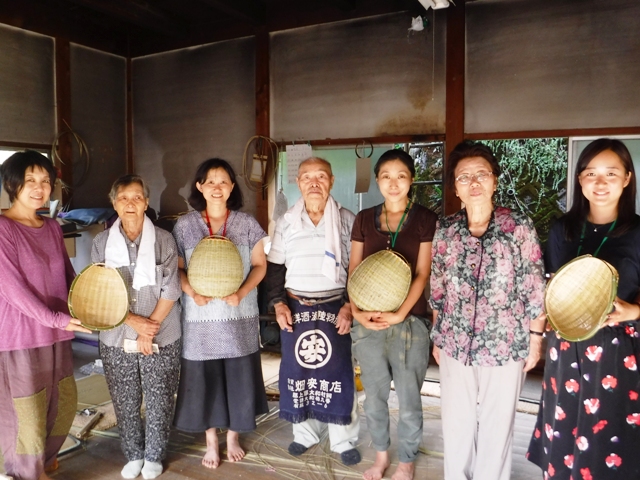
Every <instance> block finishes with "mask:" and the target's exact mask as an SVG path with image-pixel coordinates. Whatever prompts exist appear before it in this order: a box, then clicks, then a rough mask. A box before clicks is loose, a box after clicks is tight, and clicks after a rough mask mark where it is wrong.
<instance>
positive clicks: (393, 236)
mask: <svg viewBox="0 0 640 480" xmlns="http://www.w3.org/2000/svg"><path fill="white" fill-rule="evenodd" d="M410 208H411V200H409V203H407V207H406V208H405V209H404V213H403V214H402V218H400V223H398V228H396V231H395V232H393V231H391V228H389V217H388V216H387V207H386V205H385V204H384V203H383V204H382V209H383V210H384V221H385V223H386V224H387V230H389V236H390V237H391V248H394V247H395V246H396V239H397V238H398V233H399V232H400V228H401V227H402V224H403V223H404V219H405V217H406V216H407V213H409V209H410Z"/></svg>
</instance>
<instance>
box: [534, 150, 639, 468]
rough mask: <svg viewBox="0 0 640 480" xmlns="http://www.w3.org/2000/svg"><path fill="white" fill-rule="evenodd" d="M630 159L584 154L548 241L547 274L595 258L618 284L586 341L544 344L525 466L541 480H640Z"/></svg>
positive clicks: (611, 153) (625, 154)
mask: <svg viewBox="0 0 640 480" xmlns="http://www.w3.org/2000/svg"><path fill="white" fill-rule="evenodd" d="M635 205H636V179H635V173H634V169H633V162H632V160H631V155H630V154H629V150H628V149H627V147H625V145H624V144H623V143H622V142H620V141H619V140H612V139H609V138H601V139H599V140H595V141H594V142H591V143H590V144H589V145H587V146H586V147H585V149H584V150H583V151H582V153H581V154H580V158H579V159H578V164H577V165H576V172H575V177H574V197H573V205H572V207H571V210H570V211H569V212H568V213H567V214H566V215H565V216H564V217H562V218H561V219H560V220H559V221H558V222H557V223H556V224H555V225H554V226H553V227H552V228H551V232H550V233H549V243H548V245H547V249H546V252H545V263H546V266H547V268H548V270H549V271H550V272H555V271H557V269H558V268H560V267H561V266H562V265H564V264H565V263H567V262H568V261H570V260H572V259H573V258H575V257H576V256H579V255H584V254H591V255H594V256H596V257H597V258H601V259H602V260H605V261H607V262H609V263H610V264H611V265H613V266H614V267H616V269H617V270H618V273H619V275H620V281H619V284H618V298H616V300H615V302H614V307H615V310H614V311H613V312H612V313H610V314H609V319H608V321H607V322H605V326H603V327H602V328H601V329H600V330H598V332H597V333H596V334H595V336H593V337H592V338H590V339H588V340H583V341H580V342H568V341H566V340H563V339H562V338H560V337H559V336H557V335H555V334H554V333H551V334H550V335H548V344H549V346H548V349H547V359H546V362H545V371H544V382H543V391H542V402H541V404H540V407H541V408H540V412H539V413H538V422H537V424H536V428H535V430H534V433H533V438H532V439H531V444H530V445H529V453H528V455H527V456H528V458H529V460H530V461H532V462H533V463H535V464H536V465H538V466H539V467H540V468H541V469H542V470H543V472H544V478H553V479H554V480H555V479H561V480H568V479H570V478H572V479H573V480H603V479H620V480H623V479H624V480H627V479H632V478H640V455H638V444H639V443H640V399H639V398H638V397H639V395H640V372H638V366H637V365H638V361H639V360H640V337H639V335H638V332H640V322H639V321H638V318H640V306H638V300H639V294H640V249H639V248H638V245H640V217H638V215H636V212H635Z"/></svg>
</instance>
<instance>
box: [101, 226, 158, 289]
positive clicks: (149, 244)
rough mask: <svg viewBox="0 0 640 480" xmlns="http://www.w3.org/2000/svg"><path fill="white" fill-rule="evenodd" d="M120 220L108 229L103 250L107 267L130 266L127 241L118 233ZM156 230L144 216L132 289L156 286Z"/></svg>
mask: <svg viewBox="0 0 640 480" xmlns="http://www.w3.org/2000/svg"><path fill="white" fill-rule="evenodd" d="M121 223H122V222H121V220H120V219H119V218H118V219H117V220H116V221H115V223H114V224H113V225H112V226H111V228H110V229H109V237H108V238H107V246H106V247H105V250H104V263H105V264H106V265H107V266H108V267H112V268H118V267H127V266H129V264H130V260H129V249H128V248H127V240H126V239H125V238H124V235H122V232H121V231H120V224H121ZM155 244H156V230H155V227H154V226H153V222H152V221H151V219H149V217H147V216H146V215H145V216H144V223H143V224H142V237H141V238H140V247H139V248H138V257H137V259H136V268H135V269H134V270H133V288H134V289H136V290H140V289H141V288H142V287H146V286H149V285H155V284H156V250H155Z"/></svg>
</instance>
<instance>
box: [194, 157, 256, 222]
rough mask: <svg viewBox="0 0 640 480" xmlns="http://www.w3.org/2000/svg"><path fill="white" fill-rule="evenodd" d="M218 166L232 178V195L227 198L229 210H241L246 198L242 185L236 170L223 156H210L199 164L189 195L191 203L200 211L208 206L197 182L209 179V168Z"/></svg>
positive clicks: (201, 182)
mask: <svg viewBox="0 0 640 480" xmlns="http://www.w3.org/2000/svg"><path fill="white" fill-rule="evenodd" d="M216 168H222V169H224V171H225V172H227V174H228V175H229V178H230V179H231V183H233V190H231V195H229V198H228V199H227V208H228V209H229V210H240V209H241V208H242V205H243V204H244V200H243V198H242V191H241V190H240V186H239V185H238V183H237V182H236V172H234V171H233V168H232V167H231V165H229V162H227V161H226V160H222V159H221V158H210V159H209V160H205V161H204V162H202V163H201V164H200V165H198V169H197V170H196V174H195V178H194V179H193V182H192V183H191V194H190V195H189V205H191V206H192V207H193V208H194V210H197V211H199V212H201V211H203V210H204V209H206V208H207V201H206V200H205V199H204V196H203V195H202V192H201V191H200V190H198V187H197V186H196V183H200V184H203V183H204V182H205V181H206V180H207V174H208V173H209V170H214V169H216Z"/></svg>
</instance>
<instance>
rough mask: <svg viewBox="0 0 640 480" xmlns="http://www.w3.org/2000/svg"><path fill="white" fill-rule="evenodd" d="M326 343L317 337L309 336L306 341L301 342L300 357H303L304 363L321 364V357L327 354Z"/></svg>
mask: <svg viewBox="0 0 640 480" xmlns="http://www.w3.org/2000/svg"><path fill="white" fill-rule="evenodd" d="M325 347H326V343H325V341H324V339H322V338H318V336H317V335H311V336H310V337H309V338H308V339H306V338H305V339H304V340H303V341H302V348H301V349H300V355H301V356H303V357H304V361H305V362H306V363H315V362H322V360H323V358H324V357H323V355H326V354H327V349H326V348H325Z"/></svg>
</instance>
